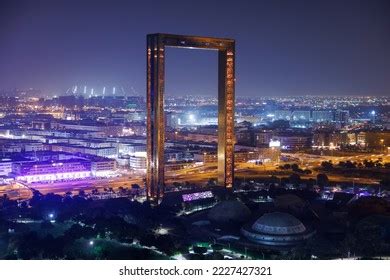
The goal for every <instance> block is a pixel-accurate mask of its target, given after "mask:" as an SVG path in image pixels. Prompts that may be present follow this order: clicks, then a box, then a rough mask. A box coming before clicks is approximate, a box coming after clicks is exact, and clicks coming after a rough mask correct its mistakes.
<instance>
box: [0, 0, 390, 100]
mask: <svg viewBox="0 0 390 280" xmlns="http://www.w3.org/2000/svg"><path fill="white" fill-rule="evenodd" d="M116 3H117V5H110V4H109V3H107V2H104V1H94V2H91V1H83V2H82V3H78V2H76V1H67V2H64V1H56V2H55V4H54V3H50V2H48V1H39V2H37V4H36V5H35V4H33V3H32V2H30V1H2V4H1V9H0V11H1V12H0V13H1V17H0V18H1V20H0V21H1V24H2V26H3V27H6V28H2V29H0V40H1V41H2V48H1V50H0V60H1V61H2V64H1V66H0V88H1V89H9V88H30V87H33V88H38V89H42V90H43V91H45V92H47V93H49V94H53V95H54V94H63V93H64V92H65V91H66V90H67V89H68V88H69V87H71V86H73V85H75V84H78V85H85V84H90V85H92V87H94V88H103V86H106V85H107V86H111V85H114V86H115V85H117V86H118V87H122V86H123V87H124V88H125V89H128V90H129V91H132V92H136V93H138V94H140V95H143V94H144V92H145V83H146V82H145V77H144V73H143V71H142V69H144V67H145V59H144V43H143V40H142V38H143V36H144V34H147V33H151V32H156V31H158V32H169V33H179V34H188V35H196V34H205V35H207V36H217V37H233V38H236V40H237V52H238V53H239V54H240V55H239V56H238V57H237V62H238V64H239V65H240V66H239V67H238V68H237V90H236V91H237V97H243V96H249V97H257V96H261V95H267V96H276V95H280V96H282V95H283V96H286V95H287V96H288V95H292V96H298V95H308V94H309V95H382V96H385V95H387V94H388V92H389V88H390V83H389V82H388V81H387V77H388V76H389V69H390V67H389V65H390V59H389V55H388V49H389V44H390V40H389V35H388V32H387V30H388V28H389V26H390V20H389V19H388V18H387V17H386V14H387V12H388V11H389V4H388V3H386V1H337V2H336V1H326V2H322V1H316V2H315V3H309V2H305V1H294V3H290V4H287V5H284V6H283V9H281V8H280V7H279V4H280V3H279V2H278V1H273V2H272V3H271V2H267V1H257V2H245V4H244V5H241V4H240V6H239V9H237V7H238V4H237V3H234V2H229V3H226V4H225V5H224V6H218V5H216V4H207V3H206V2H202V1H197V2H196V3H193V2H190V3H191V5H187V6H186V7H184V6H183V4H180V3H179V2H177V1H165V2H164V3H163V4H162V3H158V2H156V3H154V6H153V7H154V8H153V10H148V9H147V7H146V6H145V4H142V3H140V2H135V3H134V2H133V1H132V2H131V3H129V2H125V1H117V2H116ZM39 4H40V5H39ZM238 10H239V11H240V12H239V13H237V11H238ZM178 11H180V12H178ZM231 16H234V17H235V18H237V20H235V21H231V20H230V17H231ZM70 17H71V19H72V20H69V18H70ZM151 19H152V20H151ZM177 22H181V23H182V24H180V25H178V24H177ZM48 23H50V24H48ZM253 50H255V51H256V52H254V51H253ZM167 55H168V56H169V57H168V58H167V67H166V73H167V89H166V92H167V93H168V94H172V95H174V96H175V95H176V96H177V95H182V94H192V95H203V94H204V95H210V96H216V95H217V94H216V93H217V84H216V83H215V80H216V76H217V69H216V64H217V63H216V61H217V53H216V52H213V51H210V52H198V51H188V50H173V49H168V51H167ZM95 57H98V59H95ZM183 69H184V71H183ZM186 70H187V71H186Z"/></svg>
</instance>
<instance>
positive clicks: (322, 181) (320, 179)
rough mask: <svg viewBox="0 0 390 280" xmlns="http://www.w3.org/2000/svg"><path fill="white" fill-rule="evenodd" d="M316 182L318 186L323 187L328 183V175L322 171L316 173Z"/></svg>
mask: <svg viewBox="0 0 390 280" xmlns="http://www.w3.org/2000/svg"><path fill="white" fill-rule="evenodd" d="M317 184H318V186H319V187H320V188H323V187H325V186H327V185H329V179H328V176H326V174H323V173H319V174H318V175H317Z"/></svg>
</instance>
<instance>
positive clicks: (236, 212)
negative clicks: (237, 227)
mask: <svg viewBox="0 0 390 280" xmlns="http://www.w3.org/2000/svg"><path fill="white" fill-rule="evenodd" d="M250 215H251V211H250V210H249V208H248V207H247V206H246V205H245V204H244V203H242V202H241V201H238V200H226V201H222V202H220V203H218V204H217V205H215V206H214V207H213V208H211V210H210V211H209V213H208V218H209V219H210V220H211V221H213V222H217V223H228V222H245V221H247V220H248V219H249V217H250Z"/></svg>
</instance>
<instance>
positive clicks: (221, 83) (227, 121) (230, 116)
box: [218, 43, 235, 188]
mask: <svg viewBox="0 0 390 280" xmlns="http://www.w3.org/2000/svg"><path fill="white" fill-rule="evenodd" d="M234 49H235V47H234V43H233V44H230V45H229V48H228V49H226V50H220V51H218V64H219V65H218V72H219V73H218V185H220V186H225V187H226V188H231V187H232V186H233V178H234V102H235V98H234V85H235V75H234V74H235V73H234V64H235V61H234V51H235V50H234Z"/></svg>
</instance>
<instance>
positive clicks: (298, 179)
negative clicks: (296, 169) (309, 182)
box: [289, 173, 301, 187]
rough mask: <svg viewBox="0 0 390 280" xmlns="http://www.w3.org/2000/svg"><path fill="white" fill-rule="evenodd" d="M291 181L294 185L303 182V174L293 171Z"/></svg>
mask: <svg viewBox="0 0 390 280" xmlns="http://www.w3.org/2000/svg"><path fill="white" fill-rule="evenodd" d="M289 181H290V183H291V184H293V185H294V186H296V187H297V186H299V184H300V183H301V176H299V175H298V174H296V173H293V174H291V175H290V177H289Z"/></svg>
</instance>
